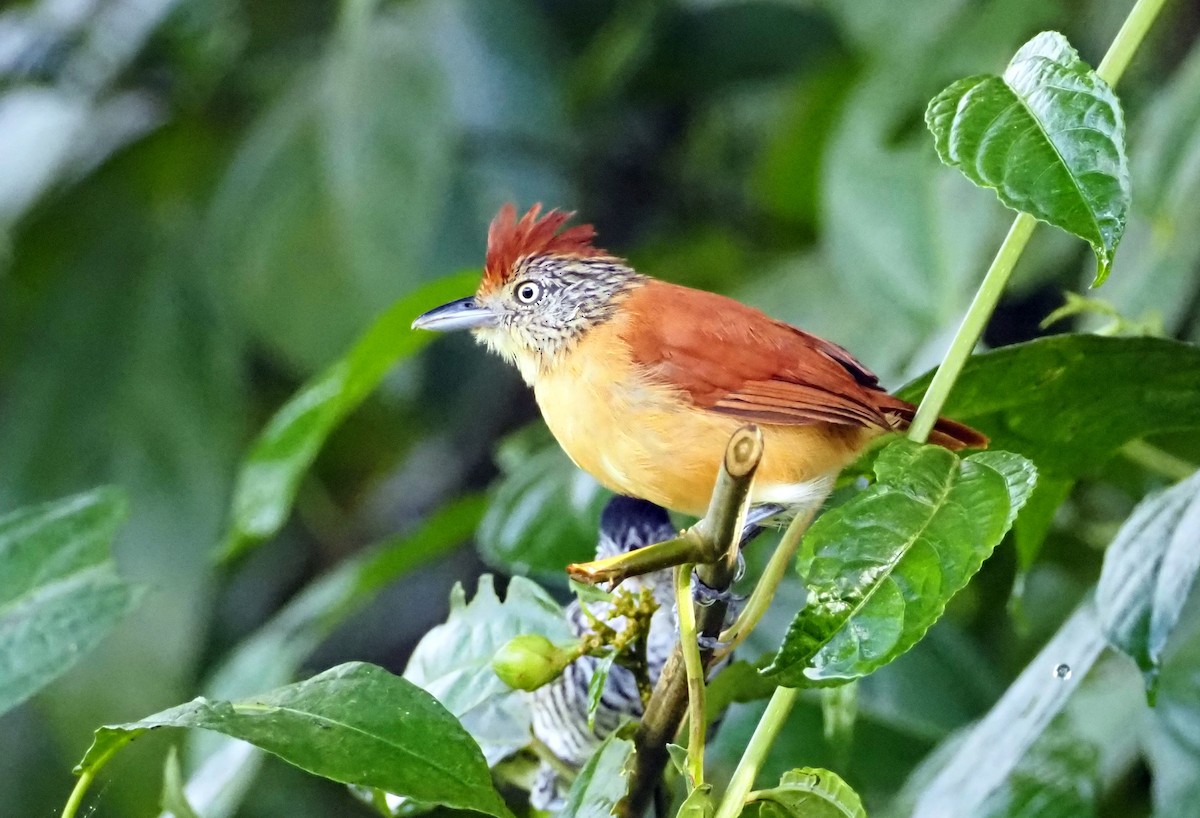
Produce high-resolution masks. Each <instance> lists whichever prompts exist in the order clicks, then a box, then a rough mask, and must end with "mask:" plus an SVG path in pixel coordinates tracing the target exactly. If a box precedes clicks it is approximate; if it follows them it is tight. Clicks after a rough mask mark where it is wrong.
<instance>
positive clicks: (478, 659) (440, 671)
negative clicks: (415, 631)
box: [404, 574, 572, 764]
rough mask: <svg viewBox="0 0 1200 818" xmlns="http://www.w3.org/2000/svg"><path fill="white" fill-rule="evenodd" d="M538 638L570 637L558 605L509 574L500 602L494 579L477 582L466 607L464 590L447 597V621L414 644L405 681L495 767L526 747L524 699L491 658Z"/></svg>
mask: <svg viewBox="0 0 1200 818" xmlns="http://www.w3.org/2000/svg"><path fill="white" fill-rule="evenodd" d="M521 634H540V635H542V636H545V637H546V638H547V639H549V640H551V641H552V642H564V641H566V640H568V639H571V638H572V634H571V632H570V629H569V628H568V626H567V621H566V617H565V615H564V613H563V610H562V608H561V607H559V605H558V603H557V602H555V601H554V600H553V599H551V598H550V596H549V595H548V594H547V593H546V592H545V591H543V590H542V589H541V588H539V587H538V586H537V585H536V584H535V583H533V582H530V581H529V580H527V579H523V578H521V577H513V579H512V581H511V582H509V585H508V593H507V596H506V598H505V599H504V601H503V602H501V600H500V598H499V597H498V596H496V591H495V588H494V587H493V584H492V577H491V576H490V575H487V574H485V575H484V576H482V577H480V578H479V588H478V590H477V591H476V592H475V598H474V599H472V600H471V602H470V604H467V602H466V594H465V593H464V592H463V589H462V586H461V585H455V586H454V590H453V591H452V592H451V594H450V616H449V617H448V618H447V619H446V622H445V623H444V624H442V625H438V626H437V627H436V628H434V629H433V630H431V631H429V633H427V634H425V637H424V638H423V639H422V640H421V641H420V643H419V644H418V645H417V647H416V649H415V650H414V651H413V654H412V657H411V658H410V659H409V661H408V667H407V668H405V670H404V678H405V679H408V680H409V681H411V682H413V683H414V684H417V685H420V686H421V687H423V688H424V689H425V690H427V691H429V692H430V693H431V694H433V695H434V696H435V697H436V698H437V699H438V701H440V702H441V703H442V705H443V706H445V707H446V709H447V710H449V711H450V712H451V713H453V714H454V715H455V716H457V717H458V719H459V720H460V721H461V722H462V725H463V727H465V728H466V729H467V731H468V732H469V733H470V734H471V735H472V736H473V737H474V738H475V741H476V742H478V744H479V746H480V747H481V748H482V749H483V754H484V756H485V757H486V758H487V760H488V763H489V764H495V763H496V762H498V761H500V760H501V759H503V758H505V757H507V756H509V755H511V754H512V753H514V752H516V751H517V750H519V749H520V748H522V747H524V746H525V745H527V744H528V743H529V737H530V731H531V729H532V728H531V725H532V718H533V717H532V713H531V709H530V708H531V702H530V699H529V696H528V695H527V694H525V693H523V692H521V691H518V690H513V689H512V688H510V687H509V686H508V685H506V684H505V683H504V682H502V681H501V680H500V678H499V677H497V676H496V672H495V671H494V670H493V669H492V657H493V656H494V655H495V654H496V651H497V650H499V649H500V648H501V647H502V646H504V645H505V644H507V643H508V642H509V641H510V640H511V639H512V638H513V637H515V636H519V635H521Z"/></svg>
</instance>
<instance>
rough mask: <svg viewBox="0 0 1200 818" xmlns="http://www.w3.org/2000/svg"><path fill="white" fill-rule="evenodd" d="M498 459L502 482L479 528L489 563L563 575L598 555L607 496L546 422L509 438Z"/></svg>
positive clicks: (520, 570) (514, 569) (517, 570)
mask: <svg viewBox="0 0 1200 818" xmlns="http://www.w3.org/2000/svg"><path fill="white" fill-rule="evenodd" d="M496 460H497V462H498V463H499V465H500V470H501V477H500V479H499V480H497V481H496V483H495V484H494V485H493V486H492V489H491V491H490V492H489V498H488V510H487V514H486V515H484V518H483V522H482V523H480V525H479V548H480V551H481V553H482V554H483V557H484V559H486V560H487V561H488V562H490V563H492V564H493V565H495V566H497V567H500V568H504V569H505V570H506V571H512V572H515V573H520V574H524V573H539V574H547V575H555V576H561V575H562V570H563V567H564V566H566V565H567V564H568V563H571V562H579V561H582V560H586V559H589V558H591V557H592V556H594V554H595V548H596V536H597V535H596V531H597V526H598V525H599V521H600V511H601V509H602V508H603V506H604V503H605V502H606V501H607V499H608V492H606V491H604V489H602V488H601V487H600V484H599V483H597V482H596V481H595V480H594V479H592V477H591V476H590V475H588V474H586V473H585V472H583V471H581V470H580V469H579V468H578V467H576V466H575V464H574V463H572V462H571V461H570V459H569V458H568V457H567V456H566V454H565V453H564V452H563V450H562V449H561V448H560V447H559V445H558V443H556V442H555V441H554V440H553V439H552V438H550V436H549V434H547V433H546V431H545V427H544V426H542V424H541V423H538V424H535V425H534V426H531V427H529V428H526V429H523V430H522V431H520V432H518V433H516V434H514V435H512V436H510V437H509V438H508V439H506V440H505V441H504V442H503V443H502V444H501V446H500V450H499V451H498V452H497V453H496Z"/></svg>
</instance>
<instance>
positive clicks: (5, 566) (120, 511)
mask: <svg viewBox="0 0 1200 818" xmlns="http://www.w3.org/2000/svg"><path fill="white" fill-rule="evenodd" d="M125 515H126V503H125V496H124V495H123V494H122V493H121V492H119V491H117V490H115V489H97V490H95V491H90V492H87V493H86V494H79V495H76V496H74V497H68V498H66V499H64V500H55V501H53V502H50V503H44V504H42V505H38V506H32V507H29V508H23V509H20V510H18V511H14V512H12V513H10V514H6V515H4V516H3V517H0V714H3V713H4V712H5V711H6V710H10V709H11V708H13V707H15V706H17V705H18V704H20V703H21V702H23V701H25V699H27V698H29V697H30V696H32V695H33V694H34V693H36V692H37V691H38V690H40V689H41V688H43V687H45V686H46V685H47V684H49V683H50V682H51V681H53V680H54V679H56V678H58V677H59V676H61V675H62V674H63V673H66V672H67V671H68V670H69V669H70V668H71V666H72V665H74V664H75V663H76V662H78V661H79V660H80V659H81V658H83V657H84V656H85V655H87V653H88V652H89V651H91V650H92V649H93V648H95V647H96V645H98V644H99V643H100V640H101V639H103V638H104V637H105V636H106V635H107V634H108V632H109V631H111V630H112V629H113V628H114V627H115V626H116V624H117V623H118V622H120V621H121V619H122V618H124V616H125V614H127V613H129V611H130V610H132V608H133V606H134V604H135V602H136V601H137V597H138V594H137V593H136V589H134V588H133V587H132V586H130V585H129V584H128V583H126V582H124V581H123V580H121V578H120V577H118V576H117V570H116V565H114V564H113V561H112V558H111V556H110V555H109V551H108V549H109V544H110V543H111V542H112V538H113V535H114V534H115V533H116V531H117V527H118V526H119V525H120V524H121V522H122V521H123V520H124V519H125Z"/></svg>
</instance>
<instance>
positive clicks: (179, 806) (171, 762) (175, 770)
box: [161, 744, 200, 818]
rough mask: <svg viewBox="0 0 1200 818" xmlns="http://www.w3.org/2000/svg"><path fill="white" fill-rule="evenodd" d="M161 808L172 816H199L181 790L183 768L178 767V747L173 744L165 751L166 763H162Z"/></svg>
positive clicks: (176, 817) (194, 817)
mask: <svg viewBox="0 0 1200 818" xmlns="http://www.w3.org/2000/svg"><path fill="white" fill-rule="evenodd" d="M161 803H162V808H163V809H164V810H165V811H166V812H168V813H169V814H171V815H172V816H174V818H200V816H199V815H197V814H196V811H195V810H194V809H192V805H191V804H189V803H188V799H187V794H186V793H185V792H184V791H183V770H181V769H180V767H179V748H178V747H176V746H175V745H174V744H172V745H171V749H170V750H169V751H168V752H167V763H166V764H165V765H163V791H162V799H161Z"/></svg>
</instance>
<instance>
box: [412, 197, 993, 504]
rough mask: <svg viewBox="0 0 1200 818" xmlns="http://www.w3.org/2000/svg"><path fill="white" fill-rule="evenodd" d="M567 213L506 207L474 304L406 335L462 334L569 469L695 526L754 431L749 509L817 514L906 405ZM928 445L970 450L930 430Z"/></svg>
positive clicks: (848, 367)
mask: <svg viewBox="0 0 1200 818" xmlns="http://www.w3.org/2000/svg"><path fill="white" fill-rule="evenodd" d="M573 216H574V214H573V213H570V212H564V211H561V210H557V209H553V210H550V211H548V212H546V213H545V214H544V215H543V213H542V207H541V205H540V204H537V205H534V206H533V207H531V208H530V209H529V210H528V211H526V212H525V213H524V214H523V215H522V216H521V217H520V218H518V217H517V210H516V207H515V206H514V205H513V204H511V203H509V204H505V205H504V206H502V207H501V208H500V211H499V212H498V213H497V215H496V216H495V218H494V219H493V220H492V222H491V225H490V227H489V229H488V235H487V253H486V257H485V260H484V267H483V274H482V277H481V280H480V283H479V287H478V289H477V291H476V292H475V294H474V295H471V296H467V297H465V298H460V299H458V300H456V301H452V302H450V303H448V304H444V305H442V306H440V307H437V308H435V309H432V310H430V311H428V312H426V313H424V314H423V315H421V316H419V317H418V318H417V319H416V320H415V321H414V322H413V324H412V326H413V328H414V329H424V330H434V331H453V330H470V331H471V332H472V333H473V334H474V336H475V338H476V339H477V340H478V341H479V342H481V343H482V344H484V345H486V346H487V347H488V348H489V349H490V350H492V351H493V352H495V353H498V354H499V355H500V356H501V357H502V358H504V359H505V360H507V361H509V362H510V363H512V364H514V365H515V366H516V367H517V369H518V370H519V371H520V373H521V376H522V377H523V379H524V380H525V382H526V383H528V384H529V385H530V386H531V387H532V388H533V392H534V395H535V397H536V399H537V404H538V407H539V409H540V410H541V414H542V417H543V418H544V420H545V422H546V425H547V426H548V427H549V429H550V431H551V433H552V434H553V435H554V437H555V439H556V440H557V441H558V443H559V445H560V446H561V447H562V448H563V450H564V451H565V452H566V453H567V455H568V456H569V457H570V458H571V460H572V461H574V463H575V464H576V465H577V466H578V467H579V468H581V469H583V470H584V471H585V472H588V473H589V474H591V475H592V476H593V477H594V478H595V479H596V480H597V481H598V482H599V483H600V484H601V485H603V486H604V487H606V488H608V489H609V490H611V491H613V492H615V493H617V494H620V495H625V496H628V497H634V498H639V499H643V500H647V501H649V502H652V503H654V504H656V505H659V506H662V507H664V508H667V509H671V510H674V511H676V512H679V513H682V514H688V515H693V516H697V517H699V516H702V515H703V514H704V512H705V510H706V508H707V506H708V503H709V499H710V496H711V494H712V491H713V487H714V485H715V482H716V477H717V473H718V469H719V465H720V463H721V459H722V457H723V455H724V452H725V448H726V445H727V444H728V442H729V439H730V436H731V435H732V434H733V432H734V431H736V430H737V429H738V428H739V427H740V426H742V425H745V424H747V423H754V424H757V425H758V426H759V427H760V428H761V430H762V433H763V442H764V449H763V456H762V461H761V463H760V465H759V468H758V472H757V475H756V477H755V480H754V483H753V486H752V488H751V496H750V504H751V507H752V510H753V509H755V508H757V509H768V510H769V512H768V513H769V514H776V515H778V516H779V517H780V518H784V517H787V516H795V515H796V514H798V513H801V512H806V511H809V510H811V509H813V508H815V507H818V506H820V505H821V504H822V503H823V502H824V500H825V499H826V497H827V496H828V494H829V492H830V490H831V487H832V485H833V482H834V480H835V478H836V477H837V475H838V473H839V472H840V471H841V470H842V469H843V468H845V467H846V466H847V465H849V464H850V463H851V462H852V461H854V460H855V459H856V457H857V456H858V455H859V454H861V453H862V452H863V451H864V450H865V449H866V447H867V446H868V445H869V444H871V442H872V441H874V440H875V439H877V438H879V437H880V436H881V435H885V434H887V433H890V432H900V431H903V430H905V429H906V428H907V427H908V425H909V423H910V422H911V421H912V419H913V416H914V414H915V411H916V407H914V406H913V404H911V403H908V402H907V401H904V400H901V399H900V398H898V397H895V396H894V395H891V394H889V393H888V392H887V391H886V390H885V389H884V388H883V387H882V386H881V385H880V383H879V378H878V377H876V375H875V374H874V373H872V372H871V371H870V370H869V369H867V367H866V366H864V365H863V364H862V363H860V362H859V361H858V360H856V359H855V358H854V356H853V355H851V354H850V353H849V352H847V351H846V350H845V349H843V348H842V347H840V346H838V345H837V344H834V343H831V342H830V341H826V340H824V339H822V338H819V337H817V336H816V335H813V334H810V333H808V332H805V331H804V330H802V329H799V328H797V327H794V326H791V325H789V324H787V323H784V322H783V321H779V320H776V319H774V318H771V317H770V316H768V315H766V314H765V313H763V312H761V311H759V310H757V309H755V308H753V307H750V306H747V305H745V304H742V303H740V302H738V301H736V300H734V299H732V298H729V297H727V296H724V295H720V294H717V293H712V292H707V291H704V290H697V289H692V288H689V287H685V286H682V285H679V284H673V283H670V282H667V281H662V280H659V279H656V278H653V277H651V276H649V275H646V274H643V273H641V272H638V271H637V270H635V269H634V268H633V267H632V266H630V265H629V264H628V263H627V262H626V261H625V260H624V259H623V258H620V257H618V256H615V255H613V254H611V253H609V252H608V251H606V250H603V249H601V248H599V247H597V246H596V244H595V239H596V231H595V229H594V228H593V227H592V226H591V225H589V224H574V225H570V226H568V225H567V223H568V222H569V221H570V220H571V219H572V218H573ZM929 441H930V442H931V443H934V444H937V445H940V446H942V447H945V448H947V449H951V450H958V449H963V448H983V447H985V446H986V445H987V438H986V437H985V436H984V435H983V434H981V433H980V432H978V431H976V430H974V429H972V428H970V427H969V426H966V425H964V424H961V423H958V422H956V421H954V420H951V419H948V418H939V419H938V421H937V422H936V424H935V426H934V428H933V430H932V432H931V434H930V436H929Z"/></svg>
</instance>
